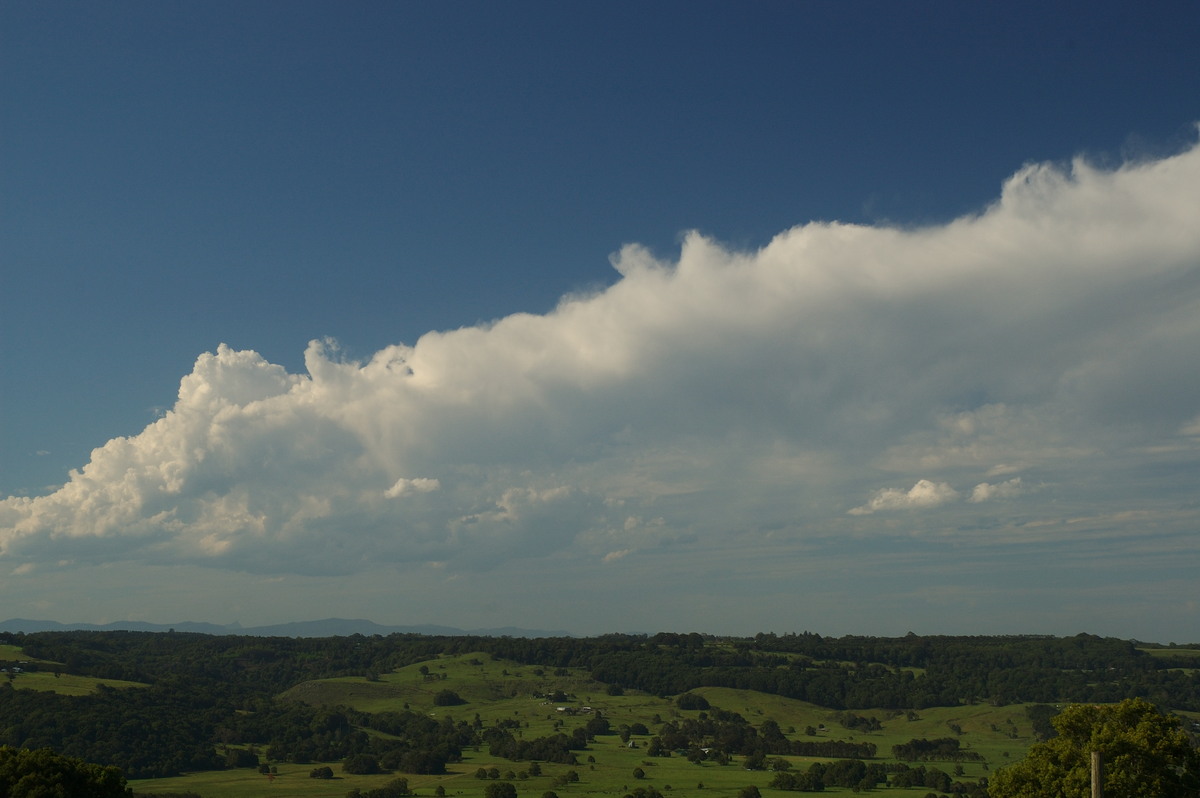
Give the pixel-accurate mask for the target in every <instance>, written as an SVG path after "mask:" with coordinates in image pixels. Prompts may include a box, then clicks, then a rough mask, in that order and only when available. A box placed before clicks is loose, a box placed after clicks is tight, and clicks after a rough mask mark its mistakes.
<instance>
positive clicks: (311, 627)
mask: <svg viewBox="0 0 1200 798" xmlns="http://www.w3.org/2000/svg"><path fill="white" fill-rule="evenodd" d="M172 630H174V631H176V632H196V633H199V634H206V635H250V636H252V637H347V636H349V635H356V634H357V635H368V636H369V635H390V634H419V635H435V636H447V637H459V636H463V635H476V636H480V637H571V636H572V635H571V633H570V632H564V631H545V630H539V629H521V628H518V627H515V626H504V627H498V628H494V629H470V630H464V629H458V628H455V627H453V626H436V625H433V624H424V625H418V626H385V625H382V624H378V623H375V622H374V621H368V620H364V619H361V618H356V619H346V618H325V619H324V620H319V621H296V622H293V623H281V624H274V625H272V626H242V625H241V624H236V623H234V624H228V625H221V624H214V623H197V622H194V621H184V622H182V623H172V624H165V623H146V622H145V621H114V622H113V623H106V624H94V623H59V622H58V621H31V620H27V619H25V618H10V619H9V620H7V621H3V622H0V632H20V633H24V634H32V633H34V632H70V631H94V632H169V631H172Z"/></svg>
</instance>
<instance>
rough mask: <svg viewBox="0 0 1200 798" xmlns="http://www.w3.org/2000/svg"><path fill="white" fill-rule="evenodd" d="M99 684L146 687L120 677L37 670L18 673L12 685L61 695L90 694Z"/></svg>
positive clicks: (19, 688)
mask: <svg viewBox="0 0 1200 798" xmlns="http://www.w3.org/2000/svg"><path fill="white" fill-rule="evenodd" d="M98 685H104V686H105V687H111V688H113V689H116V690H124V689H128V688H131V687H145V686H146V685H144V684H142V683H140V682H126V681H122V680H120V679H94V678H92V677H91V676H75V675H73V674H70V673H64V674H61V675H59V676H55V675H54V674H53V673H52V672H49V671H35V672H32V673H30V672H26V673H20V674H17V676H16V678H14V679H13V681H12V686H13V687H15V688H16V689H18V690H41V691H43V692H47V693H59V694H60V695H89V694H91V693H94V692H96V687H97V686H98Z"/></svg>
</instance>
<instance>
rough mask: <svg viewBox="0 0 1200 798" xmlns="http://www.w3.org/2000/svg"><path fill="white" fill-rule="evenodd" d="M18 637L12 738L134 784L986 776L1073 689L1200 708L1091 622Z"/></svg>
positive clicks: (647, 783)
mask: <svg viewBox="0 0 1200 798" xmlns="http://www.w3.org/2000/svg"><path fill="white" fill-rule="evenodd" d="M4 638H5V640H4V642H3V645H2V646H0V660H4V661H6V662H10V663H18V662H20V663H24V666H13V667H20V668H21V669H20V671H19V672H16V673H14V674H12V676H11V678H9V679H8V680H6V684H5V685H0V734H2V735H3V738H2V739H0V743H2V744H6V745H12V746H20V747H26V748H38V747H50V748H53V749H54V750H56V751H59V752H60V753H63V754H65V755H68V756H73V757H79V758H81V759H84V760H86V761H90V762H96V763H97V764H105V765H109V764H111V765H116V766H118V767H121V768H122V770H124V772H125V773H126V775H127V776H128V777H129V778H130V779H131V780H130V785H131V786H132V788H133V789H134V792H135V795H156V794H169V793H175V794H191V795H199V796H202V797H203V798H239V797H240V796H261V795H271V794H275V795H286V796H314V797H316V798H334V796H336V797H337V798H342V796H347V795H353V794H354V793H355V791H358V794H360V795H362V796H364V798H366V797H368V796H371V795H377V796H383V795H386V794H389V793H388V790H392V791H393V793H392V794H394V791H395V789H396V781H395V780H396V779H404V780H405V783H404V787H405V789H407V790H408V791H410V792H415V793H416V794H419V795H427V796H434V795H439V794H445V795H451V796H459V795H461V796H478V797H482V796H484V795H485V792H487V791H488V788H489V786H492V787H498V786H499V785H500V784H502V783H511V784H512V785H513V787H514V788H515V790H516V792H517V794H518V795H521V796H535V797H540V796H543V794H545V793H547V792H554V793H555V794H556V795H558V796H560V798H565V796H568V795H597V796H613V798H623V796H636V797H638V798H655V796H658V795H661V796H670V797H671V798H675V797H676V796H678V798H710V797H712V796H727V797H729V798H734V797H735V796H740V795H743V794H744V793H745V794H749V793H747V788H750V787H754V788H756V789H757V790H758V791H759V793H760V794H761V795H764V796H770V795H775V796H785V795H787V794H789V793H790V792H793V791H795V790H798V789H805V786H806V785H809V786H811V785H810V782H809V781H806V779H809V778H810V777H811V778H818V777H819V778H821V779H822V780H823V786H824V791H825V792H829V793H837V792H844V793H849V792H853V791H862V790H870V791H883V792H886V793H887V794H888V795H892V796H896V798H906V797H907V796H913V798H923V797H924V796H926V795H929V794H930V793H933V794H936V795H946V794H957V795H966V796H985V795H986V794H987V793H986V788H987V783H988V779H989V778H990V776H991V774H993V773H994V772H995V771H996V770H997V769H999V768H1002V767H1004V766H1005V765H1006V764H1010V763H1012V762H1015V761H1018V760H1019V759H1021V757H1022V756H1023V755H1024V753H1025V751H1026V750H1027V749H1028V748H1029V746H1031V745H1032V744H1034V743H1035V742H1037V741H1038V740H1040V739H1042V738H1043V737H1044V736H1045V735H1046V734H1048V733H1049V734H1052V733H1053V732H1052V730H1051V729H1050V725H1049V723H1048V720H1049V718H1050V717H1051V716H1052V715H1053V714H1055V713H1056V712H1058V711H1059V710H1060V709H1061V708H1062V707H1063V706H1065V705H1067V704H1068V703H1073V702H1091V703H1112V702H1116V701H1120V700H1121V699H1123V698H1126V697H1128V695H1129V694H1134V695H1146V696H1149V697H1151V699H1152V700H1154V701H1155V702H1156V703H1157V704H1158V705H1159V706H1160V708H1161V709H1163V710H1165V711H1173V712H1177V713H1178V714H1180V715H1182V716H1183V717H1185V718H1186V719H1187V721H1188V725H1189V728H1190V727H1191V724H1192V723H1194V722H1195V721H1196V720H1197V719H1198V718H1200V650H1197V649H1196V648H1195V647H1167V646H1151V645H1144V644H1134V643H1131V642H1127V641H1119V640H1112V639H1105V638H1097V637H1092V636H1087V635H1080V636H1077V637H1075V638H1046V637H1003V638H997V637H980V638H950V637H946V638H941V637H938V638H922V637H918V636H915V635H910V636H907V637H905V638H889V639H884V638H862V637H854V638H822V637H820V636H817V635H807V634H806V635H786V636H782V637H776V636H775V635H758V636H756V637H754V638H744V639H727V638H721V639H718V638H710V637H704V636H701V635H674V634H661V635H655V636H645V635H635V636H627V635H614V636H608V637H604V638H583V639H575V638H539V639H534V638H530V639H524V638H520V639H518V638H487V637H427V636H421V635H389V636H371V637H365V636H362V635H352V636H349V637H335V638H314V639H292V638H259V637H250V636H211V635H202V634H175V633H144V632H52V633H50V632H48V633H36V634H10V635H5V636H4ZM133 687H136V688H137V689H122V688H133ZM1196 728H1197V730H1198V731H1200V726H1198V727H1196ZM326 768H327V770H324V769H326ZM864 768H865V769H866V770H865V771H864ZM856 769H857V770H856ZM314 774H318V775H319V774H323V775H325V776H327V778H314V777H313V776H314ZM493 792H496V790H493Z"/></svg>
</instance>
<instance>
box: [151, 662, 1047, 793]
mask: <svg viewBox="0 0 1200 798" xmlns="http://www.w3.org/2000/svg"><path fill="white" fill-rule="evenodd" d="M422 667H423V668H424V670H422ZM442 690H452V691H454V692H455V693H456V694H458V696H460V697H461V698H462V699H463V700H464V701H465V702H466V703H464V704H461V705H457V706H438V705H436V704H435V703H434V698H435V696H436V695H437V694H438V693H439V692H440V691H442ZM555 692H559V693H563V694H566V695H567V696H568V698H567V699H566V700H551V699H550V698H547V696H548V695H549V694H552V693H555ZM694 692H696V693H698V694H700V695H703V696H704V697H705V698H706V699H707V700H708V701H709V703H710V704H711V705H712V706H714V707H719V708H721V709H724V710H728V711H732V712H737V713H739V714H740V715H742V717H744V718H745V719H746V720H747V721H749V722H750V723H751V724H754V725H756V726H757V725H760V724H761V723H763V722H764V721H766V720H768V719H770V720H774V721H775V722H776V723H778V724H779V726H780V728H781V729H782V730H783V731H784V733H785V734H786V735H787V736H788V737H789V738H792V739H799V740H805V739H815V740H820V739H832V740H849V741H853V742H871V743H874V744H875V746H876V747H877V750H878V753H877V761H884V762H887V761H892V756H891V749H892V746H893V745H897V744H900V743H906V742H908V741H909V740H911V739H913V738H922V737H923V738H927V739H934V738H938V737H956V738H957V739H958V740H959V741H960V744H961V746H962V747H963V748H965V749H967V750H969V751H973V752H976V753H978V754H980V755H981V756H982V757H983V760H982V761H980V762H963V763H961V766H962V775H961V776H955V778H959V779H970V780H973V779H977V778H979V777H981V776H987V775H989V774H990V772H991V771H993V770H995V769H996V768H999V767H1002V766H1003V765H1005V764H1006V763H1008V762H1012V761H1016V760H1017V759H1020V757H1021V756H1022V755H1023V754H1024V751H1025V749H1026V748H1027V747H1028V746H1029V745H1030V744H1031V743H1032V742H1033V737H1032V729H1031V727H1030V723H1029V720H1028V718H1027V717H1026V715H1025V706H1024V705H1013V706H1005V707H993V706H990V705H985V704H978V705H968V706H959V707H936V708H930V709H923V710H917V711H916V712H915V714H914V715H909V714H908V713H907V712H896V711H891V710H854V714H855V715H860V716H863V717H868V718H869V717H872V716H873V717H875V718H877V719H878V720H879V721H880V723H881V725H882V728H881V730H879V731H874V732H870V733H863V732H861V731H856V730H852V729H847V728H844V727H842V726H841V725H839V724H838V722H837V720H836V715H837V713H836V711H834V710H830V709H827V708H823V707H818V706H814V705H812V704H808V703H805V702H803V701H796V700H793V699H788V698H782V697H779V696H773V695H767V694H764V693H756V692H753V691H747V690H733V689H726V688H700V689H697V690H695V691H694ZM283 697H284V698H287V699H292V700H300V701H304V702H306V703H311V704H318V705H319V704H326V705H344V706H350V707H353V708H355V709H358V710H362V711H367V712H382V711H388V710H395V711H402V710H404V709H410V710H412V711H416V712H422V713H425V714H427V715H430V716H433V717H436V718H442V717H445V716H450V717H451V718H453V719H454V720H465V721H468V722H469V721H472V720H473V719H474V718H475V716H476V715H478V716H479V718H480V720H482V721H483V722H484V724H486V725H491V724H493V723H495V722H496V721H499V720H501V719H514V720H516V721H518V722H519V723H520V724H521V725H520V728H519V729H516V730H515V731H514V733H516V734H517V735H518V736H521V737H525V738H535V737H542V736H545V735H548V734H552V733H554V732H555V731H560V730H561V731H563V732H565V733H570V732H571V730H573V729H574V728H576V727H578V726H582V725H584V724H585V723H586V722H587V721H588V719H589V718H590V717H592V716H593V715H592V714H590V713H587V712H585V711H584V709H583V708H584V707H590V708H591V711H592V713H594V712H597V711H598V712H601V713H602V714H603V716H604V717H605V718H607V719H608V720H609V722H610V724H611V726H612V729H613V731H614V732H616V730H617V729H619V727H620V726H622V725H632V724H633V723H642V724H644V725H646V726H647V728H648V729H649V730H650V732H651V734H656V733H657V732H658V730H659V727H660V726H661V724H662V723H663V722H665V721H668V720H678V719H681V718H684V717H689V716H691V717H695V716H697V715H698V714H699V712H698V711H684V710H680V709H679V708H678V707H677V706H676V705H675V703H674V701H673V700H671V699H665V698H659V697H657V696H651V695H647V694H644V693H638V692H636V691H629V692H628V693H626V694H625V695H620V696H612V695H608V692H607V687H606V685H603V684H600V683H598V682H595V681H593V680H592V679H591V678H590V677H589V676H588V675H587V674H586V673H585V672H583V671H576V670H560V669H554V668H546V667H533V666H528V665H519V664H517V663H514V662H508V661H503V660H494V659H492V657H491V656H490V655H488V654H481V653H477V654H464V655H457V656H444V657H438V658H436V659H432V660H429V661H427V662H423V663H417V664H414V665H409V666H406V667H403V668H399V669H397V670H396V671H394V672H392V673H388V674H382V675H380V676H378V677H377V678H373V679H368V678H365V677H361V676H356V677H344V678H337V679H321V680H316V681H310V682H304V683H302V684H299V685H297V686H296V687H293V688H292V689H290V690H288V691H287V692H285V693H284V694H283ZM560 707H562V708H569V709H570V710H573V711H574V713H575V714H570V713H569V712H566V711H560ZM808 727H813V729H815V730H817V734H816V736H815V737H807V736H806V735H805V730H806V729H807V728H808ZM649 739H650V735H634V736H633V737H632V741H633V742H634V744H635V745H636V747H635V748H629V747H628V746H627V745H625V744H624V743H622V742H621V739H620V737H619V736H618V735H617V734H616V733H614V734H610V735H602V736H599V737H597V738H596V739H595V740H594V741H593V742H592V743H591V744H590V745H589V748H588V750H586V751H580V752H577V758H578V760H579V764H577V765H573V766H567V765H557V764H548V763H541V769H542V774H541V775H540V776H536V777H534V776H529V775H528V769H529V766H530V763H528V762H512V761H509V760H506V759H496V758H493V757H491V756H490V755H489V754H488V752H487V750H486V749H483V750H467V751H464V752H463V761H462V762H461V763H456V764H452V765H451V766H450V768H449V769H450V771H451V772H449V773H447V774H446V775H441V776H418V775H408V774H400V773H397V774H391V775H383V776H353V775H343V774H342V773H341V764H340V763H339V762H332V763H325V764H328V765H329V766H330V767H331V768H333V770H334V773H335V774H337V775H338V776H339V777H340V778H336V779H333V780H332V781H322V780H318V779H311V778H309V775H308V774H309V772H310V771H311V770H312V769H313V768H314V767H317V765H292V764H288V763H270V764H273V765H275V766H276V768H277V770H278V773H277V775H276V777H275V779H274V780H273V781H272V780H269V779H268V777H267V776H265V775H262V774H260V773H258V772H257V771H255V770H251V769H242V770H234V771H219V772H207V773H196V774H192V775H188V776H183V777H180V778H174V779H154V780H145V781H136V782H132V783H131V784H132V786H133V788H134V790H135V793H139V792H140V793H149V792H185V791H190V792H195V793H198V794H199V795H201V796H204V798H241V797H242V796H263V795H272V794H275V795H281V796H297V798H301V797H302V796H314V798H326V797H328V798H342V797H343V796H345V795H346V793H347V792H348V791H350V790H351V789H354V788H359V789H362V790H367V789H373V788H375V787H379V786H382V785H383V784H385V783H387V781H389V780H390V779H393V778H396V777H397V776H403V777H404V778H407V779H408V783H409V786H410V788H412V789H414V790H415V791H416V792H417V794H419V795H425V796H432V795H433V793H434V790H435V789H436V788H437V786H438V785H441V786H442V787H443V788H444V789H445V791H446V794H447V795H449V796H482V795H483V791H484V788H485V787H486V785H487V784H488V781H487V780H480V779H477V778H476V777H475V773H476V771H477V770H478V769H479V768H483V769H485V770H487V769H489V768H493V767H494V768H496V769H498V770H499V771H500V773H501V774H502V778H501V780H507V781H511V782H512V783H513V784H514V785H515V786H516V788H517V792H518V794H519V795H521V796H531V797H532V798H540V797H541V795H542V794H543V793H544V792H546V791H548V790H553V791H554V792H556V793H557V794H558V795H559V796H561V798H566V796H570V795H576V796H612V797H613V798H619V797H620V796H622V795H625V794H626V793H628V792H630V791H631V790H633V789H634V788H636V787H637V786H639V785H641V786H653V787H655V788H657V789H658V790H660V791H661V792H663V793H664V795H669V796H678V797H679V798H712V797H715V796H735V795H736V794H737V793H738V791H739V790H741V788H743V787H745V786H748V785H751V784H753V785H755V786H757V787H758V788H759V789H760V790H761V791H762V793H763V795H764V796H767V795H774V796H780V798H782V797H783V796H789V795H791V796H794V795H795V793H789V792H785V791H781V790H771V789H769V788H768V787H767V785H768V784H769V783H770V782H771V779H772V778H773V776H774V774H773V773H772V772H769V771H748V770H745V769H744V767H743V766H742V759H741V757H734V759H733V761H731V762H730V763H729V764H727V765H717V764H715V763H712V762H702V763H700V764H694V763H691V762H689V761H687V759H686V758H685V757H682V756H679V755H674V756H670V757H655V758H651V757H648V756H646V755H645V749H646V745H647V743H648V742H649ZM786 759H788V760H789V762H790V763H791V764H792V766H793V768H794V769H806V768H807V767H808V765H809V763H810V762H811V761H813V760H812V759H809V758H806V757H786ZM913 764H914V765H915V764H916V763H913ZM927 764H928V765H929V766H933V767H938V768H940V769H941V770H944V771H946V772H947V773H950V774H954V772H955V766H956V763H953V762H931V763H927ZM635 768H641V769H642V771H643V772H644V774H645V776H644V778H643V779H641V780H639V779H636V778H634V775H633V774H634V769H635ZM569 771H574V772H575V773H576V774H577V775H578V777H579V780H578V781H574V782H571V783H568V784H566V785H563V784H562V783H561V780H560V779H559V777H562V776H565V775H566V774H567V773H568V772H569ZM826 792H827V793H834V794H836V793H839V792H844V793H849V792H850V790H849V789H846V790H839V789H836V788H828V789H827V790H826ZM885 792H886V793H887V794H888V795H890V796H895V797H896V798H909V796H911V797H912V798H922V796H924V795H926V794H927V793H928V789H925V788H921V789H913V790H893V789H887V790H885Z"/></svg>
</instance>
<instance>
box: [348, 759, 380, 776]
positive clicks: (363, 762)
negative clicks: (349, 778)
mask: <svg viewBox="0 0 1200 798" xmlns="http://www.w3.org/2000/svg"><path fill="white" fill-rule="evenodd" d="M342 770H343V771H345V772H346V773H353V774H355V775H359V776H362V775H370V774H371V773H380V772H382V771H381V768H380V767H379V760H378V759H377V758H376V757H374V756H372V755H371V754H354V755H353V756H350V757H347V758H346V760H345V761H344V762H342Z"/></svg>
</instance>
